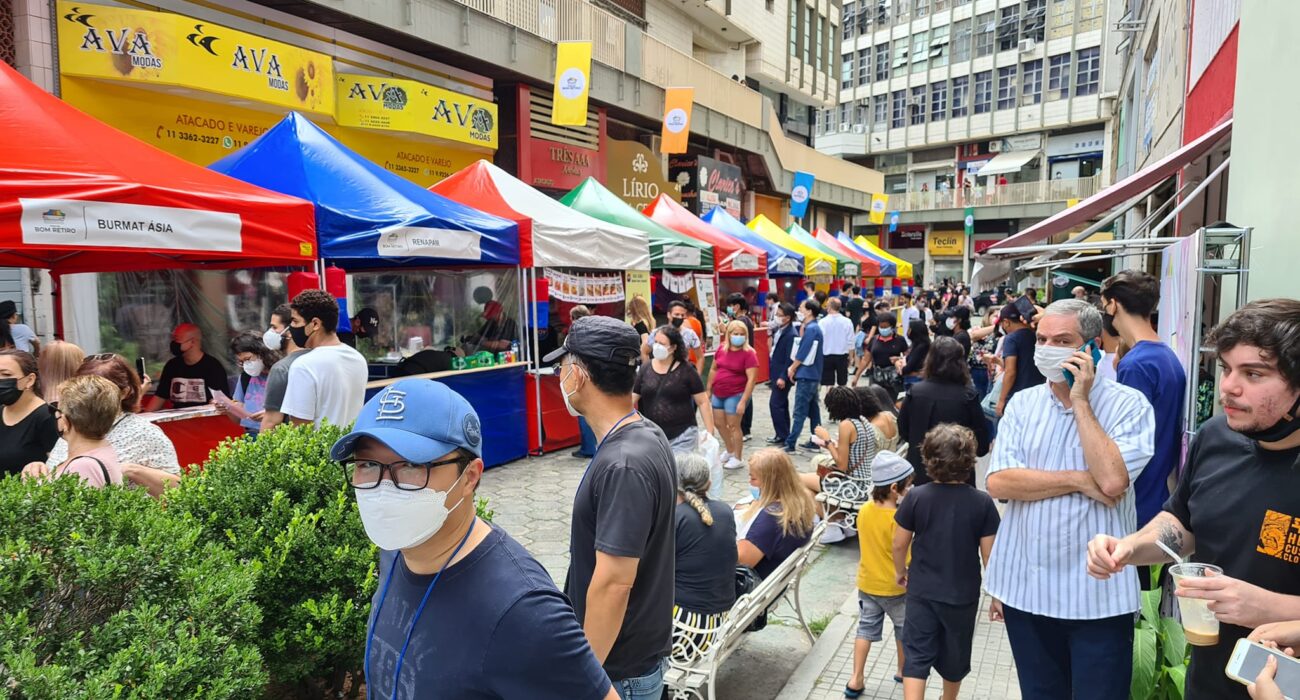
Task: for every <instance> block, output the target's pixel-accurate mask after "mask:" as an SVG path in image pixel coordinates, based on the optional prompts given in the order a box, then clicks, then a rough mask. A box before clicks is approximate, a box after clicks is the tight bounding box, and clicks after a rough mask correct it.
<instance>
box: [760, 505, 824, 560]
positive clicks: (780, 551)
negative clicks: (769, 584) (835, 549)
mask: <svg viewBox="0 0 1300 700" xmlns="http://www.w3.org/2000/svg"><path fill="white" fill-rule="evenodd" d="M774 509H775V511H776V512H775V513H773V512H772V511H773V510H774ZM780 513H781V507H780V506H779V505H772V506H768V507H767V508H765V509H763V510H760V511H759V512H758V515H755V516H754V522H753V523H752V524H751V525H750V526H749V532H747V533H746V534H745V539H747V540H749V543H750V544H752V545H754V546H755V547H757V548H758V551H760V552H762V553H763V558H762V559H761V560H759V562H758V564H757V565H756V566H755V567H754V573H757V574H758V575H759V576H760V577H762V578H767V577H768V576H770V575H772V572H773V571H776V568H777V567H778V566H780V565H781V562H784V561H785V560H786V559H789V558H790V555H791V554H794V553H795V550H797V549H799V548H800V547H802V546H804V545H805V544H808V536H809V535H810V534H812V533H811V532H805V533H802V534H800V533H798V532H793V531H791V532H789V533H782V532H781V520H780Z"/></svg>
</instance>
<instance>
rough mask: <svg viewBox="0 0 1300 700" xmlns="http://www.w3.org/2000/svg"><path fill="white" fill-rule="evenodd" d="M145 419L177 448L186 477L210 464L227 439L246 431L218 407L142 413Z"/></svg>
mask: <svg viewBox="0 0 1300 700" xmlns="http://www.w3.org/2000/svg"><path fill="white" fill-rule="evenodd" d="M140 417H141V418H144V419H145V420H147V421H149V422H150V423H153V424H154V425H156V426H158V427H159V428H160V429H161V430H162V431H163V434H164V435H166V436H167V439H168V440H171V441H172V445H173V446H174V447H175V448H176V461H177V462H179V463H180V465H181V469H182V470H184V471H185V472H186V473H188V472H189V471H190V469H191V468H192V467H194V466H195V465H202V464H203V463H204V462H206V461H208V455H209V454H210V453H211V452H212V450H214V449H216V447H217V445H220V444H221V443H222V442H223V441H225V440H226V439H227V438H237V437H240V436H242V435H243V434H244V429H243V428H241V427H240V426H239V424H237V423H232V422H231V421H230V418H228V417H227V416H226V415H225V414H224V413H220V412H218V411H217V409H216V407H215V406H212V405H207V406H194V407H193V408H173V409H168V410H165V411H154V412H152V413H141V414H140Z"/></svg>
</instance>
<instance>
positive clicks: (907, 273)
mask: <svg viewBox="0 0 1300 700" xmlns="http://www.w3.org/2000/svg"><path fill="white" fill-rule="evenodd" d="M853 242H854V243H857V244H858V245H860V246H862V247H863V248H866V249H867V250H868V251H870V253H871V254H872V255H879V256H880V257H882V258H884V259H886V260H888V261H889V262H892V263H894V265H895V266H896V267H898V276H899V277H900V278H902V279H907V280H910V279H915V277H913V275H912V263H910V262H908V261H906V260H904V259H902V258H900V257H898V256H896V255H890V254H889V253H888V252H887V251H886V250H885V249H884V248H881V247H880V246H878V245H876V244H875V243H872V242H871V241H870V240H869V239H868V238H867V237H866V236H858V237H857V238H855V239H853Z"/></svg>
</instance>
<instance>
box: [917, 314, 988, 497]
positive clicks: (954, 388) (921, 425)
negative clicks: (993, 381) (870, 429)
mask: <svg viewBox="0 0 1300 700" xmlns="http://www.w3.org/2000/svg"><path fill="white" fill-rule="evenodd" d="M941 423H955V424H957V425H961V426H964V427H967V428H970V430H971V432H973V433H975V442H976V447H977V450H976V451H977V454H978V455H979V456H981V457H983V456H984V455H986V454H988V451H989V425H988V419H986V418H985V417H984V410H983V409H982V408H980V399H979V396H978V395H977V394H976V393H975V389H974V387H972V386H971V380H970V366H969V365H968V364H967V362H966V351H965V350H963V349H962V346H961V343H958V342H957V341H956V340H953V339H952V338H936V339H935V341H934V343H933V344H931V345H930V348H929V352H928V353H927V354H926V359H925V368H924V370H923V372H922V380H921V381H920V382H919V383H918V384H915V385H914V386H912V388H911V389H909V390H908V392H907V397H906V398H904V399H903V408H902V409H901V410H900V411H899V413H898V431H899V432H900V433H901V434H902V436H903V439H904V440H906V441H907V461H908V462H911V463H912V468H913V469H916V481H917V485H920V484H923V483H925V482H927V481H929V480H930V479H929V477H928V476H927V475H926V473H925V469H923V468H921V467H923V466H924V464H923V463H922V461H921V443H922V442H924V441H925V434H926V433H927V432H929V431H930V429H931V428H933V427H934V426H936V425H939V424H941ZM966 483H968V484H970V485H971V486H974V485H975V474H974V473H973V472H972V473H971V474H970V476H969V477H968V478H967V480H966Z"/></svg>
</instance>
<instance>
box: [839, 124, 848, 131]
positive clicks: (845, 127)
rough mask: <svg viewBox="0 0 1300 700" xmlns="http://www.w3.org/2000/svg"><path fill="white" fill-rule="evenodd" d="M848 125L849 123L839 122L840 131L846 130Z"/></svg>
mask: <svg viewBox="0 0 1300 700" xmlns="http://www.w3.org/2000/svg"><path fill="white" fill-rule="evenodd" d="M849 126H850V124H849V123H848V122H840V131H848V130H849Z"/></svg>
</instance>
